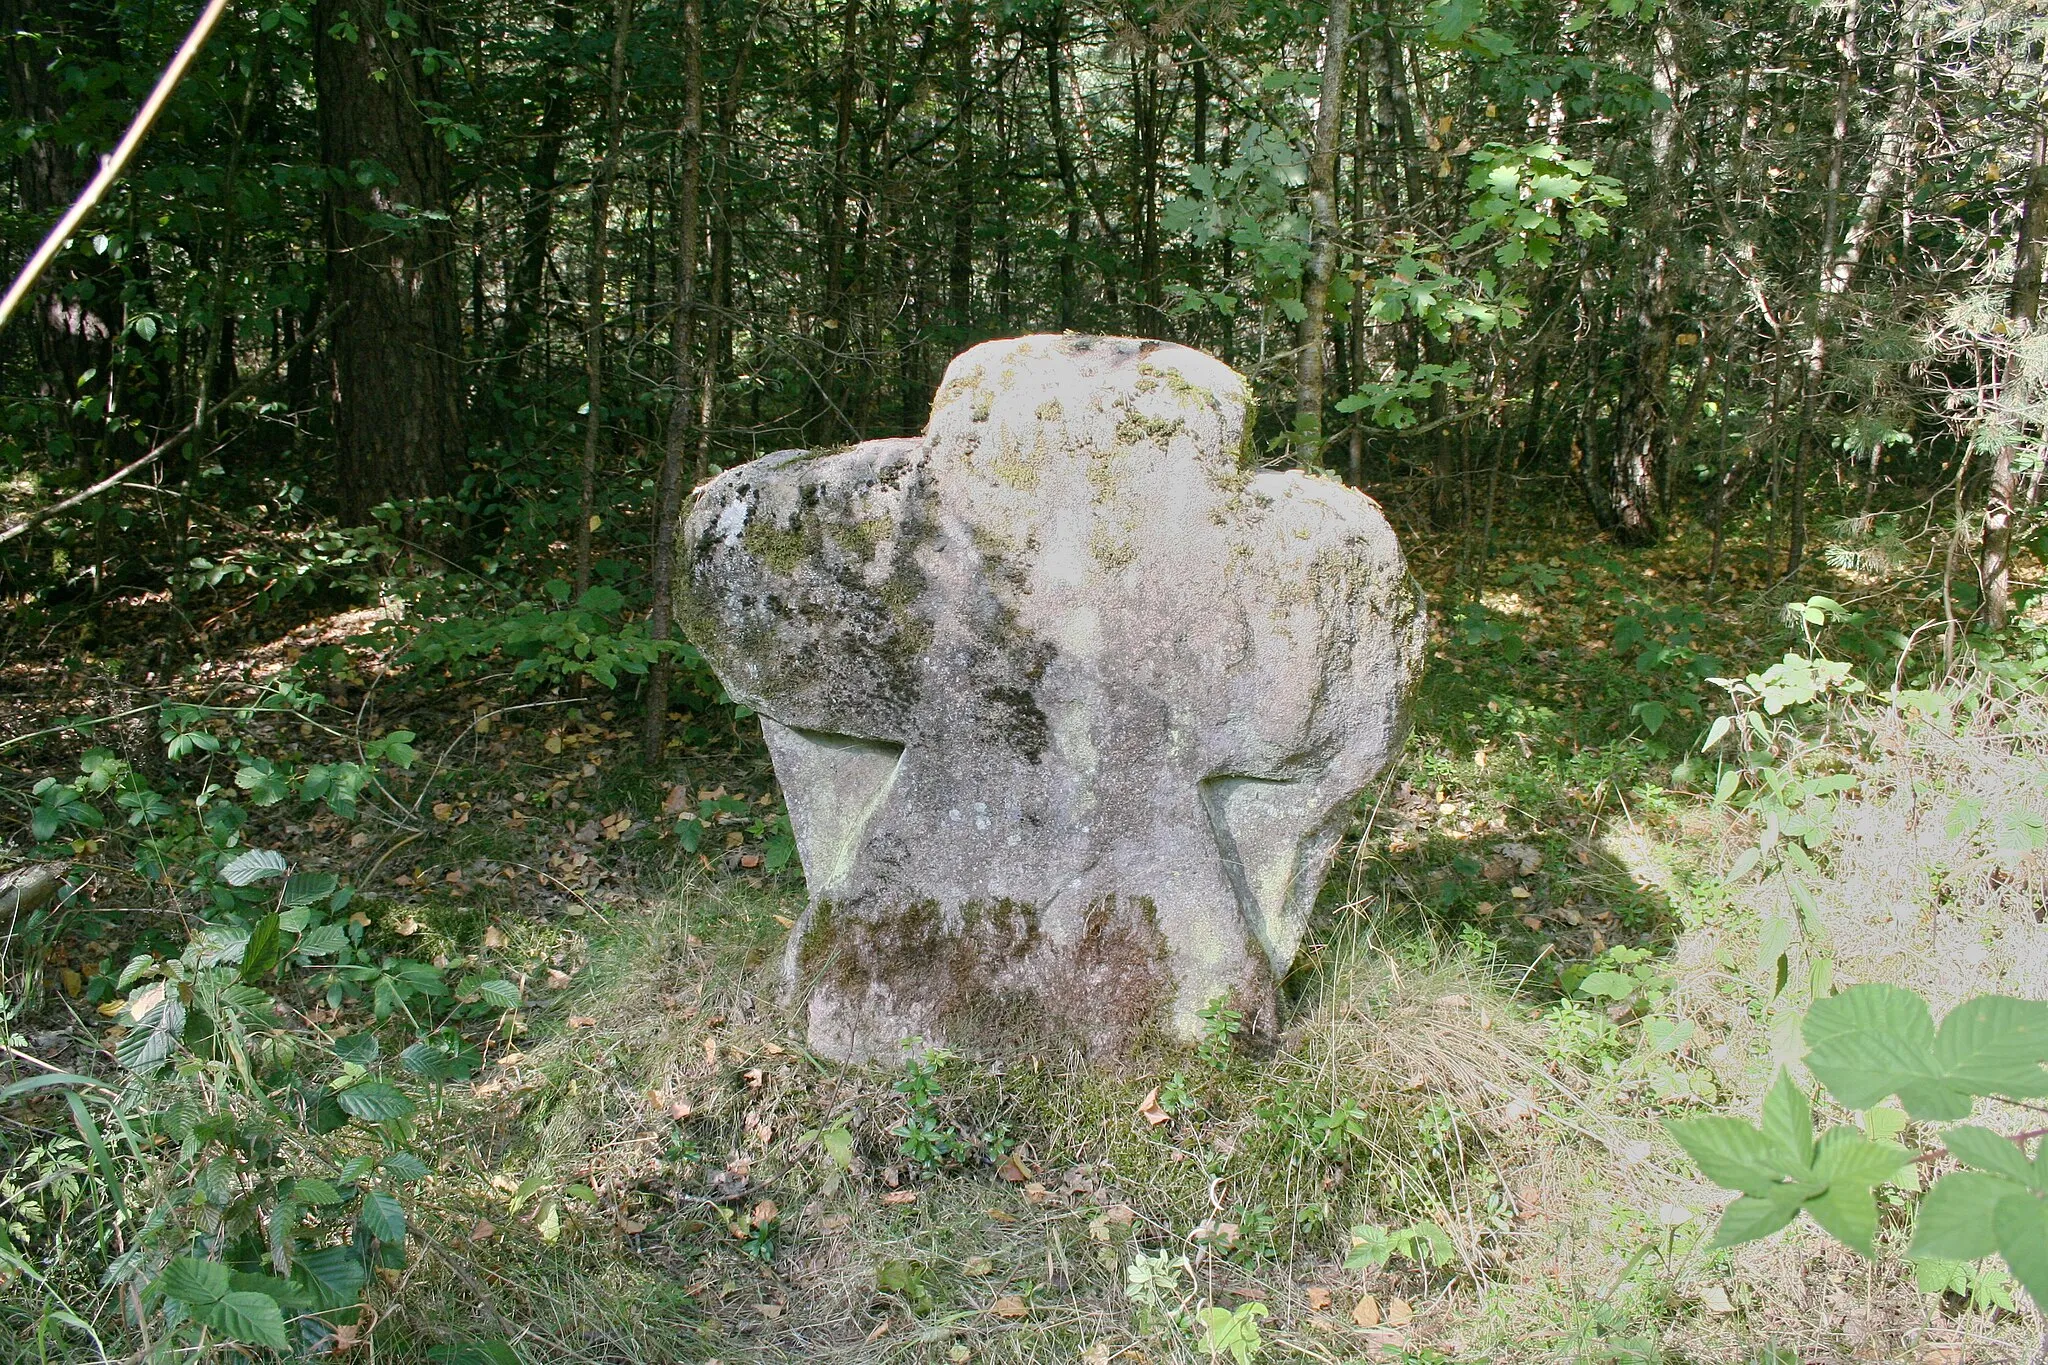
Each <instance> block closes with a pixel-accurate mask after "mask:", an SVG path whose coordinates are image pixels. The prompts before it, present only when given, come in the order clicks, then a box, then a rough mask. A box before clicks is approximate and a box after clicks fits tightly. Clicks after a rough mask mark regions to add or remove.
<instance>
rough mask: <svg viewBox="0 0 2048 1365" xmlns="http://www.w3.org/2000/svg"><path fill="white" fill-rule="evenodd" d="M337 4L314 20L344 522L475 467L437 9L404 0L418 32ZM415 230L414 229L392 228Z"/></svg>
mask: <svg viewBox="0 0 2048 1365" xmlns="http://www.w3.org/2000/svg"><path fill="white" fill-rule="evenodd" d="M349 13H350V12H349V11H348V10H346V9H345V8H344V7H342V6H341V5H340V4H338V3H337V0H319V3H317V4H316V5H315V6H314V10H313V71H314V81H315V84H316V87H317V89H318V91H319V121H320V146H321V157H322V160H323V162H324V163H325V164H326V166H327V167H328V168H329V171H330V173H331V180H330V185H329V189H328V196H327V205H326V219H327V294H328V307H329V309H330V310H332V311H333V312H334V313H335V314H336V317H335V319H334V325H333V327H332V329H331V332H330V340H329V343H328V344H329V351H330V355H331V356H332V359H333V365H334V388H335V396H336V400H337V410H336V414H335V442H334V445H335V456H336V465H337V485H338V492H339V494H340V504H341V513H342V517H343V519H344V520H345V521H348V522H352V523H361V522H366V521H368V520H369V519H370V515H371V512H372V510H373V509H374V508H376V507H377V506H379V505H380V504H382V503H386V502H392V501H407V500H411V499H418V498H432V497H438V496H441V495H442V494H445V493H448V492H450V491H452V490H453V489H454V487H455V485H456V482H457V480H458V478H459V476H460V473H461V470H462V466H463V464H464V461H465V450H464V445H463V430H462V410H463V380H462V312H461V299H460V296H459V294H458V291H457V289H456V284H455V270H454V259H455V241H454V232H453V230H452V228H451V225H450V219H449V218H448V217H447V215H448V213H449V211H450V210H451V208H452V203H451V200H450V196H449V166H448V153H447V149H446V147H444V146H443V144H442V142H441V140H440V138H439V137H437V136H436V135H435V133H434V131H433V130H432V129H431V128H429V127H428V126H427V121H426V117H425V115H424V114H423V113H422V106H423V105H426V104H430V103H432V102H433V101H434V99H435V98H436V91H435V88H434V85H435V83H434V81H433V79H432V78H431V77H429V76H428V75H427V74H426V73H425V72H424V71H422V70H421V67H420V63H419V59H418V58H417V56H416V55H415V50H416V49H417V48H419V47H422V46H431V45H434V35H435V28H434V24H433V8H432V6H430V5H428V4H426V3H424V0H393V3H392V4H391V6H390V8H389V9H388V10H387V11H386V13H387V14H388V15H390V16H392V17H395V18H398V19H400V20H402V21H403V22H404V24H405V27H406V30H407V31H404V32H400V33H396V34H394V33H393V32H392V30H391V29H390V28H389V27H387V26H386V25H385V24H382V23H377V24H363V25H360V26H358V25H357V24H356V23H355V22H354V21H353V19H351V18H350V17H349ZM392 219H399V220H403V221H404V223H405V229H404V230H403V231H394V230H393V229H392V228H391V227H389V226H386V224H387V223H388V222H389V221H390V220H392Z"/></svg>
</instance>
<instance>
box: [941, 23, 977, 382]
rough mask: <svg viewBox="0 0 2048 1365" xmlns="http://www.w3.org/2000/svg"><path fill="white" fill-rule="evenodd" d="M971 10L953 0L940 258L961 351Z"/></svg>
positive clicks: (969, 186)
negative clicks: (946, 201)
mask: <svg viewBox="0 0 2048 1365" xmlns="http://www.w3.org/2000/svg"><path fill="white" fill-rule="evenodd" d="M974 44H975V33H974V5H973V3H972V0H953V204H952V243H951V247H950V250H949V251H948V253H947V256H946V322H947V324H948V325H949V326H950V328H951V329H952V332H953V345H954V349H955V350H964V349H966V346H967V342H968V338H969V337H970V336H971V335H972V331H973V311H974V189H975V186H974Z"/></svg>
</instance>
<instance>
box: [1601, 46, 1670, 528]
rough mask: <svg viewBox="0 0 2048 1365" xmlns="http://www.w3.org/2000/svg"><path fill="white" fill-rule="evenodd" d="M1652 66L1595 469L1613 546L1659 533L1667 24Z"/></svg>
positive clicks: (1663, 444) (1665, 368) (1665, 352)
mask: <svg viewBox="0 0 2048 1365" xmlns="http://www.w3.org/2000/svg"><path fill="white" fill-rule="evenodd" d="M1655 42H1656V54H1655V58H1654V60H1653V61H1652V63H1651V77H1650V83H1651V88H1652V90H1653V91H1654V92H1655V93H1656V94H1657V95H1659V96H1660V97H1662V99H1663V106H1662V107H1661V108H1658V109H1655V110H1653V111H1652V112H1651V114H1650V164H1649V174H1648V176H1647V177H1646V179H1647V181H1648V184H1647V187H1646V188H1647V191H1648V192H1647V193H1646V194H1645V195H1644V196H1643V199H1644V201H1645V204H1646V206H1647V207H1646V212H1645V214H1644V218H1643V221H1642V223H1641V226H1640V229H1639V235H1640V237H1641V243H1642V245H1641V251H1642V257H1641V264H1640V266H1639V268H1638V272H1637V282H1636V289H1635V305H1634V318H1633V321H1632V325H1631V328H1630V336H1629V356H1628V366H1627V368H1626V369H1625V370H1624V371H1623V372H1622V376H1621V391H1620V393H1619V394H1618V395H1617V401H1616V404H1615V414H1614V426H1613V430H1612V432H1611V433H1610V436H1609V440H1608V443H1607V448H1606V451H1605V453H1604V458H1601V459H1598V460H1596V461H1595V466H1596V468H1597V469H1598V471H1599V475H1600V478H1599V491H1600V494H1601V496H1600V499H1599V500H1598V502H1596V503H1595V506H1594V511H1595V513H1596V514H1598V519H1599V521H1600V522H1601V525H1602V527H1603V528H1604V529H1605V530H1606V531H1607V533H1608V534H1609V535H1611V536H1613V537H1614V539H1615V541H1616V542H1617V543H1618V544H1621V545H1626V546H1643V545H1653V544H1655V543H1656V542H1657V540H1658V538H1659V537H1660V536H1661V535H1662V534H1663V529H1662V528H1661V527H1660V526H1659V525H1658V524H1657V505H1656V500H1657V489H1658V487H1659V477H1658V476H1659V472H1660V470H1661V469H1662V467H1663V464H1664V461H1665V459H1666V457H1667V455H1668V454H1669V451H1668V445H1669V441H1670V432H1669V425H1668V423H1667V422H1666V420H1665V419H1666V413H1665V399H1666V397H1667V395H1668V393H1669V390H1670V387H1671V350H1672V343H1673V339H1674V334H1675V330H1676V329H1675V326H1674V323H1673V317H1672V313H1673V309H1674V308H1675V307H1676V304H1677V293H1678V291H1677V287H1676V280H1675V278H1674V275H1675V271H1674V268H1673V267H1674V261H1673V258H1672V236H1673V232H1674V229H1675V228H1676V226H1677V225H1676V223H1675V222H1674V221H1673V220H1672V215H1671V213H1670V210H1669V208H1668V201H1669V199H1670V195H1669V194H1668V193H1667V189H1666V187H1667V185H1668V183H1669V181H1670V179H1671V174H1670V172H1671V161H1672V158H1673V156H1674V155H1675V154H1676V148H1677V144H1678V136H1677V133H1678V99H1679V96H1680V93H1681V92H1680V90H1679V80H1678V51H1677V39H1676V37H1675V36H1674V34H1673V33H1672V29H1671V25H1670V24H1669V23H1668V22H1664V23H1659V24H1658V26H1657V30H1656V39H1655Z"/></svg>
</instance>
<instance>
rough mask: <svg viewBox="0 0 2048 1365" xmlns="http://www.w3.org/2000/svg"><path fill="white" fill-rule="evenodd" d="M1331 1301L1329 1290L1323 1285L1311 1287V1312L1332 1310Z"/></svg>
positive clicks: (1309, 1304)
mask: <svg viewBox="0 0 2048 1365" xmlns="http://www.w3.org/2000/svg"><path fill="white" fill-rule="evenodd" d="M1330 1303H1331V1295H1330V1291H1329V1290H1327V1289H1325V1288H1323V1287H1322V1286H1321V1285H1312V1286H1311V1287H1310V1288H1309V1291H1308V1306H1309V1310H1310V1311H1311V1312H1315V1313H1327V1312H1329V1311H1330Z"/></svg>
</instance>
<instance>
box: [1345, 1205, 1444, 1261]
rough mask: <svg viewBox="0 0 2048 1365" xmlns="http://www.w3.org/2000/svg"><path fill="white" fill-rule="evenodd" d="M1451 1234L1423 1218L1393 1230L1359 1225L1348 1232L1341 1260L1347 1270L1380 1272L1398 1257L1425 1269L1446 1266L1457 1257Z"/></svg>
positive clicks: (1379, 1226) (1365, 1224) (1363, 1224)
mask: <svg viewBox="0 0 2048 1365" xmlns="http://www.w3.org/2000/svg"><path fill="white" fill-rule="evenodd" d="M1457 1254H1458V1252H1457V1248H1456V1247H1455V1246H1453V1245H1452V1244H1451V1237H1450V1234H1449V1233H1447V1232H1445V1231H1444V1230H1443V1228H1442V1227H1440V1226H1438V1225H1437V1224H1436V1223H1434V1222H1432V1221H1431V1220H1429V1219H1427V1218H1425V1219H1423V1220H1422V1221H1420V1222H1416V1223H1410V1224H1408V1225H1407V1226H1406V1227H1403V1228H1398V1229H1392V1228H1386V1227H1382V1226H1381V1225H1379V1224H1378V1223H1360V1224H1359V1225H1358V1226H1357V1227H1354V1228H1352V1229H1351V1250H1350V1252H1349V1254H1347V1255H1346V1256H1345V1257H1344V1268H1345V1269H1346V1270H1383V1269H1385V1268H1386V1266H1387V1265H1388V1264H1389V1263H1390V1262H1392V1261H1393V1260H1395V1259H1396V1258H1399V1259H1401V1260H1407V1261H1413V1262H1414V1263H1415V1264H1416V1265H1417V1266H1419V1267H1421V1268H1422V1269H1424V1270H1427V1269H1429V1268H1430V1267H1431V1266H1439V1265H1448V1264H1449V1263H1450V1262H1451V1261H1453V1260H1455V1259H1456V1258H1457Z"/></svg>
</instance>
